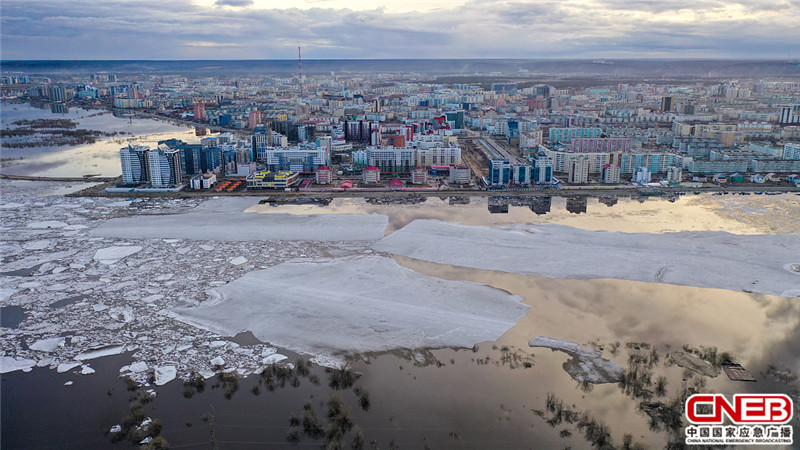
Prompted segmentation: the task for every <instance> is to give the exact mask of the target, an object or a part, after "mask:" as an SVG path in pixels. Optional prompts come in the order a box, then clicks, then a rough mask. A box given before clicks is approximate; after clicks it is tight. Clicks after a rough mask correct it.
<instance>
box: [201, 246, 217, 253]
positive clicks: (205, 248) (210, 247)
mask: <svg viewBox="0 0 800 450" xmlns="http://www.w3.org/2000/svg"><path fill="white" fill-rule="evenodd" d="M200 248H202V249H203V250H205V251H207V252H210V251H211V250H214V246H212V245H205V244H201V245H200Z"/></svg>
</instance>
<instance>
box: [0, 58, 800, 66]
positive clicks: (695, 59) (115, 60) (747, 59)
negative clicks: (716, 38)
mask: <svg viewBox="0 0 800 450" xmlns="http://www.w3.org/2000/svg"><path fill="white" fill-rule="evenodd" d="M502 60H517V61H776V62H778V61H783V62H797V63H800V58H714V57H682V58H673V57H615V58H605V57H594V58H588V57H587V58H555V57H550V58H533V57H531V58H518V57H517V58H510V57H486V58H477V57H469V58H304V59H303V61H304V62H305V61H502ZM125 61H149V62H180V61H183V62H194V61H217V62H226V61H292V62H295V61H297V59H296V58H260V59H259V58H244V59H0V64H1V63H18V62H125Z"/></svg>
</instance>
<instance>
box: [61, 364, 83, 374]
mask: <svg viewBox="0 0 800 450" xmlns="http://www.w3.org/2000/svg"><path fill="white" fill-rule="evenodd" d="M80 365H81V363H79V362H68V363H61V364H59V365H58V367H56V372H58V373H64V372H69V371H70V370H72V369H74V368H76V367H78V366H80Z"/></svg>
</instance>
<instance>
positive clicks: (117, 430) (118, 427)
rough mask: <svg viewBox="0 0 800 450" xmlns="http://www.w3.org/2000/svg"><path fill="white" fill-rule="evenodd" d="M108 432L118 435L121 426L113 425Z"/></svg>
mask: <svg viewBox="0 0 800 450" xmlns="http://www.w3.org/2000/svg"><path fill="white" fill-rule="evenodd" d="M108 432H109V433H120V432H122V425H119V424H117V425H114V426H113V427H111V429H110V430H108Z"/></svg>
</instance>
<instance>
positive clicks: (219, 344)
mask: <svg viewBox="0 0 800 450" xmlns="http://www.w3.org/2000/svg"><path fill="white" fill-rule="evenodd" d="M227 343H228V341H211V342H209V343H208V346H209V347H211V348H220V347H224V346H225V345H226V344H227Z"/></svg>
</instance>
